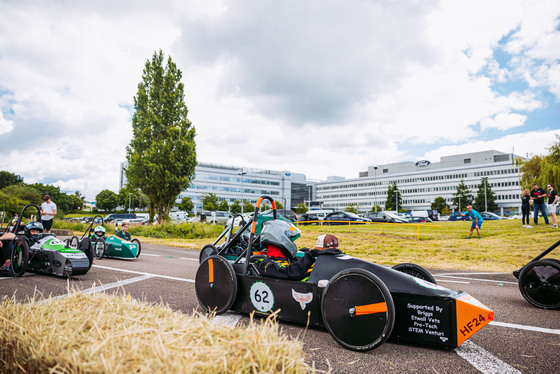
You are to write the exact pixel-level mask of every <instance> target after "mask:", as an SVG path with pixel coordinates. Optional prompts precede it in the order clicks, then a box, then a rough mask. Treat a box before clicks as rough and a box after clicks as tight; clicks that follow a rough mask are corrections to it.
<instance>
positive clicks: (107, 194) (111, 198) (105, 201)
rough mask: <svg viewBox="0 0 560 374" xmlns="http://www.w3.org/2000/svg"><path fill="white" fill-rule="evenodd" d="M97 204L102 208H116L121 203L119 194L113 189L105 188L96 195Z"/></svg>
mask: <svg viewBox="0 0 560 374" xmlns="http://www.w3.org/2000/svg"><path fill="white" fill-rule="evenodd" d="M95 204H96V206H97V208H98V209H101V210H114V209H115V208H116V207H117V205H119V195H117V194H116V193H114V192H113V191H111V190H103V191H101V192H100V193H98V194H97V196H95Z"/></svg>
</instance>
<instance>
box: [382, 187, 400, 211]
mask: <svg viewBox="0 0 560 374" xmlns="http://www.w3.org/2000/svg"><path fill="white" fill-rule="evenodd" d="M397 200H398V204H399V210H401V209H402V194H401V192H400V191H399V188H398V187H397V182H396V181H393V183H391V184H389V187H387V201H385V210H395V209H396V208H397V207H396V206H395V204H396V203H397Z"/></svg>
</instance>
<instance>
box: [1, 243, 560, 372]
mask: <svg viewBox="0 0 560 374" xmlns="http://www.w3.org/2000/svg"><path fill="white" fill-rule="evenodd" d="M197 267H198V252H197V251H193V250H188V249H183V248H172V247H165V246H156V245H149V244H145V245H143V246H142V254H141V255H140V257H139V258H138V259H137V260H135V261H125V260H116V259H105V258H104V259H102V260H96V261H95V262H94V265H93V267H92V269H91V270H90V271H89V272H88V273H87V274H86V275H83V276H79V277H75V278H73V279H71V280H70V281H69V282H67V280H66V279H63V278H57V277H54V276H45V275H37V274H33V273H27V274H26V275H25V276H24V277H21V278H0V297H3V296H12V295H14V294H15V295H16V298H18V299H20V300H25V299H26V298H27V297H28V296H32V295H33V294H34V293H36V292H38V293H40V294H42V295H43V296H49V295H51V296H61V295H65V294H66V293H67V292H68V288H69V287H70V288H71V289H78V290H81V291H83V292H90V291H92V290H93V289H95V290H97V291H99V290H100V289H101V287H103V288H104V289H105V291H104V292H123V291H124V292H126V293H127V294H130V295H131V296H133V297H135V298H138V299H140V300H144V301H148V302H153V303H159V302H163V303H165V304H167V305H169V306H170V307H171V308H173V309H174V310H177V311H180V312H183V313H191V312H192V311H193V310H199V311H200V309H199V307H198V302H197V299H196V296H195V292H194V277H195V273H196V269H197ZM432 273H433V274H434V276H435V277H436V279H437V281H438V284H440V285H442V286H444V287H447V288H450V289H455V290H463V291H467V292H468V293H469V294H471V295H472V296H474V297H475V298H477V299H478V300H479V301H480V302H482V303H483V304H485V305H486V306H488V307H489V308H491V309H492V310H494V312H495V320H494V322H492V323H491V324H490V325H488V326H486V327H485V328H484V329H482V330H481V331H480V332H478V333H477V334H475V335H474V336H473V337H472V338H471V339H469V340H468V341H467V342H465V343H463V344H462V345H461V346H460V347H459V348H457V349H454V350H439V349H432V348H426V347H422V346H417V345H406V344H400V343H395V342H391V341H388V342H386V343H384V344H383V345H381V346H380V347H378V348H377V349H375V350H373V351H370V352H367V353H358V352H353V351H349V350H346V349H344V348H342V347H341V346H339V345H338V344H337V343H336V342H335V341H334V340H333V339H332V338H331V337H330V335H329V334H328V332H327V331H326V330H322V329H313V328H308V329H305V328H303V327H302V326H299V325H293V324H288V323H281V327H282V331H283V332H284V333H286V334H289V335H291V336H294V337H300V338H301V339H302V340H303V342H304V348H305V351H306V353H307V354H308V360H309V362H311V361H313V362H314V365H315V367H316V368H318V369H322V370H327V369H329V368H330V369H331V370H332V372H333V373H374V372H381V373H386V372H394V373H479V372H483V373H547V374H551V373H557V372H558V368H559V367H560V311H558V310H555V311H550V310H541V309H537V308H535V307H533V306H531V305H530V304H529V303H528V302H526V301H525V299H523V297H522V296H521V293H520V292H519V289H518V286H517V281H516V279H515V278H514V277H513V275H511V273H507V274H505V273H459V272H457V271H454V272H443V271H433V272H432ZM247 320H248V319H247V317H246V316H239V315H237V314H235V313H227V314H226V315H223V316H221V317H220V321H222V322H224V323H230V324H235V323H245V322H246V321H247Z"/></svg>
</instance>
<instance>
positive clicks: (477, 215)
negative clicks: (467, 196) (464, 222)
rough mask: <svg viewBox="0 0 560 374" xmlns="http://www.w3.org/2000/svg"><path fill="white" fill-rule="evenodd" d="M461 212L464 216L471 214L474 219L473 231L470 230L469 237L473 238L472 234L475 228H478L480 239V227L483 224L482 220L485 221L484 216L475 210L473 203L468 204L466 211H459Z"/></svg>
mask: <svg viewBox="0 0 560 374" xmlns="http://www.w3.org/2000/svg"><path fill="white" fill-rule="evenodd" d="M459 214H460V215H461V216H462V217H464V216H469V217H471V220H472V225H471V231H469V236H467V239H470V238H471V235H472V233H473V231H474V229H476V232H477V234H478V238H479V239H480V227H481V226H482V221H484V220H483V219H482V216H481V215H480V213H478V212H477V211H476V210H474V209H473V207H472V205H471V204H469V205H467V211H466V212H465V213H463V212H461V211H459Z"/></svg>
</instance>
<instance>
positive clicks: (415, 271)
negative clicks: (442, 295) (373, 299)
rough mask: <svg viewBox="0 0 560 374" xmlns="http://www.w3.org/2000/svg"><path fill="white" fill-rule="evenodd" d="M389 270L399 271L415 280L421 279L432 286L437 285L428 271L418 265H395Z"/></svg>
mask: <svg viewBox="0 0 560 374" xmlns="http://www.w3.org/2000/svg"><path fill="white" fill-rule="evenodd" d="M391 269H393V270H397V271H400V272H401V273H405V274H408V275H412V276H413V277H415V278H419V279H423V280H426V281H428V282H431V283H433V284H437V282H436V280H435V278H434V277H433V275H432V274H430V272H429V271H428V270H426V269H424V268H423V267H422V266H420V265H416V264H411V263H408V262H405V263H402V264H398V265H395V266H393V267H392V268H391Z"/></svg>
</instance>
